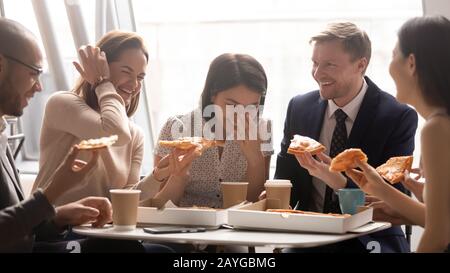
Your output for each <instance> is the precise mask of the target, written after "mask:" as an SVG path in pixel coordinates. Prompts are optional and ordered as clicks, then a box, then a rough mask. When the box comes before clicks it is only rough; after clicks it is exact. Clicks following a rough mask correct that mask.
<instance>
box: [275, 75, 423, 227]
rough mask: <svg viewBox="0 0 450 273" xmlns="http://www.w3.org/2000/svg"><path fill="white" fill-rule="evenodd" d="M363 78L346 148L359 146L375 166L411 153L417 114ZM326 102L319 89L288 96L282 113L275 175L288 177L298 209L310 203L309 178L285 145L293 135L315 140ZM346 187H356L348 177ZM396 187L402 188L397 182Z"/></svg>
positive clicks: (304, 208)
mask: <svg viewBox="0 0 450 273" xmlns="http://www.w3.org/2000/svg"><path fill="white" fill-rule="evenodd" d="M365 80H366V82H367V84H368V89H367V92H366V94H365V96H364V99H363V101H362V104H361V108H360V110H359V112H358V115H357V116H356V119H355V122H354V124H353V127H352V131H351V132H350V135H349V138H348V143H347V148H361V149H362V150H363V151H364V153H366V154H367V157H368V159H369V164H370V165H372V166H375V167H376V166H379V165H381V164H382V163H384V162H386V160H387V159H389V158H390V157H392V156H403V155H412V154H413V151H414V136H415V132H416V129H417V113H416V112H415V111H414V110H413V109H412V108H410V107H408V106H406V105H404V104H400V103H399V102H397V101H396V99H395V98H394V97H393V96H391V95H390V94H388V93H386V92H384V91H381V90H380V89H379V88H378V87H377V86H376V85H375V84H374V83H373V82H372V81H371V80H370V79H369V78H368V77H365ZM327 105H328V101H327V100H323V99H321V98H320V94H319V91H313V92H310V93H307V94H305V95H299V96H296V97H294V98H292V99H291V101H290V102H289V106H288V110H287V114H286V120H285V124H284V137H283V140H282V142H281V151H280V153H279V154H278V157H277V166H276V171H275V178H277V179H289V180H291V182H292V184H293V188H292V192H291V206H293V205H295V204H296V203H297V201H298V200H299V201H300V209H302V210H308V209H309V208H310V204H311V202H312V199H311V196H312V195H311V191H312V187H313V186H312V177H311V175H309V173H308V171H306V170H305V169H303V168H302V167H301V166H300V165H299V163H298V162H297V160H296V159H295V157H294V156H292V155H290V154H288V153H287V148H288V147H289V144H290V143H291V139H292V137H293V135H295V134H300V135H303V136H308V137H311V138H313V139H316V140H319V137H320V131H321V129H322V123H323V118H324V115H325V110H326V108H327ZM347 187H352V188H355V187H357V186H356V185H355V184H354V183H353V182H352V181H351V180H349V181H348V183H347ZM396 187H397V188H399V189H400V190H403V186H402V185H401V184H397V185H396ZM384 233H386V232H384ZM387 233H390V234H396V235H403V232H401V230H396V231H395V232H394V233H392V228H391V229H389V230H388V232H387Z"/></svg>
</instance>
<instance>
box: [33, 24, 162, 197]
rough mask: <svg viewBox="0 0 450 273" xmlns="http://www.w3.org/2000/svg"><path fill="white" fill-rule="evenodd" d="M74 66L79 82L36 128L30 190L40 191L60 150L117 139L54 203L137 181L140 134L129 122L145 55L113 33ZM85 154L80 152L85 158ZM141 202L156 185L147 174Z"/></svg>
mask: <svg viewBox="0 0 450 273" xmlns="http://www.w3.org/2000/svg"><path fill="white" fill-rule="evenodd" d="M79 55H80V64H78V63H76V62H74V65H75V67H76V68H77V70H78V71H79V72H80V74H81V79H80V81H79V82H78V84H76V86H75V88H74V90H73V91H72V92H67V91H65V92H57V93H55V94H54V95H52V96H51V97H50V99H49V100H48V102H47V105H46V109H45V115H44V121H43V124H42V129H41V143H40V161H39V167H40V170H39V175H38V177H37V180H36V182H35V185H34V187H33V190H36V189H37V188H44V187H46V186H47V185H46V183H47V181H51V179H49V176H51V174H52V173H53V172H54V170H55V169H56V167H57V166H58V165H59V164H60V163H61V162H62V161H63V159H64V156H65V154H66V151H67V150H68V149H69V148H70V147H71V146H72V145H73V144H76V143H79V142H80V141H81V140H84V139H91V138H99V137H105V136H110V135H117V136H118V141H117V142H116V143H115V144H114V145H113V146H110V147H107V148H104V149H102V150H100V158H99V160H98V164H97V166H96V167H95V168H94V169H93V170H91V172H90V173H89V174H88V175H87V176H86V178H85V180H84V181H82V182H81V183H80V185H79V187H76V188H74V189H73V190H71V191H69V192H67V193H65V194H64V195H62V196H60V197H59V198H58V199H57V200H56V204H58V205H60V204H65V203H69V202H71V201H73V200H78V199H80V198H83V197H86V196H106V197H109V190H110V189H117V188H128V187H132V186H134V185H135V184H136V183H139V177H140V168H141V163H142V157H143V151H144V136H143V133H142V130H141V129H140V128H139V127H138V126H137V125H136V124H134V123H133V122H132V121H130V120H129V117H131V116H132V115H133V114H134V113H135V111H136V109H137V106H138V103H139V95H140V90H141V87H142V81H143V79H144V77H145V71H146V68H147V63H148V53H147V50H146V48H145V46H144V43H143V40H142V38H141V37H139V36H138V35H136V34H135V33H130V32H122V31H113V32H110V33H108V34H106V35H105V36H104V37H102V39H101V40H100V41H99V42H98V43H97V45H96V47H92V46H87V47H83V48H81V49H80V50H79ZM88 155H89V154H88V153H86V154H82V153H80V159H82V160H87V159H88V158H87V157H88ZM137 187H138V188H140V189H141V190H142V194H141V198H142V199H143V198H147V197H148V196H151V195H152V194H153V192H156V191H157V190H158V189H159V183H158V182H157V181H156V180H155V179H153V178H152V176H148V177H146V178H144V179H143V180H142V181H140V183H139V185H137Z"/></svg>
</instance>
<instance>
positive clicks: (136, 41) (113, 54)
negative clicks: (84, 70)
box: [73, 30, 148, 117]
mask: <svg viewBox="0 0 450 273" xmlns="http://www.w3.org/2000/svg"><path fill="white" fill-rule="evenodd" d="M95 46H96V47H99V48H100V51H103V52H105V55H106V59H107V60H108V63H111V62H114V61H117V59H118V58H119V56H120V54H122V53H123V52H124V51H125V50H127V49H140V50H142V52H143V53H144V55H145V58H146V59H147V62H148V51H147V48H146V47H145V44H144V40H143V39H142V37H141V36H139V35H137V34H136V33H134V32H126V31H118V30H114V31H111V32H108V33H106V34H105V35H104V36H103V37H102V38H101V39H100V40H99V41H98V42H97V44H96V45H95ZM73 92H75V93H76V94H78V95H79V96H81V97H82V98H84V100H85V101H86V103H87V105H89V106H90V107H91V108H92V109H94V110H96V111H99V110H100V107H99V105H98V98H97V94H95V92H93V90H92V86H91V84H90V83H88V82H87V81H85V80H84V79H83V78H82V77H80V79H78V82H77V83H76V84H75V87H74V89H73ZM139 97H140V92H139V93H138V94H137V95H136V96H135V97H134V98H132V99H131V102H130V105H128V106H127V116H128V117H131V116H132V115H133V114H134V113H135V112H136V110H137V108H138V105H139Z"/></svg>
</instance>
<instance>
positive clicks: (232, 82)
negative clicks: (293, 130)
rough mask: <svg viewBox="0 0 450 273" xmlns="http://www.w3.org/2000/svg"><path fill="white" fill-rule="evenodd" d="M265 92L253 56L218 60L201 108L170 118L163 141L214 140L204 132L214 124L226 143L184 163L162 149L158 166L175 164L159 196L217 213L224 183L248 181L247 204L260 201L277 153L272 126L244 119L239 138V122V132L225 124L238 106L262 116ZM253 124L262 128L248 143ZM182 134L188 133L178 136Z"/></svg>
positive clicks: (217, 135)
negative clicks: (182, 138) (166, 159)
mask: <svg viewBox="0 0 450 273" xmlns="http://www.w3.org/2000/svg"><path fill="white" fill-rule="evenodd" d="M266 90H267V77H266V74H265V72H264V69H263V67H262V66H261V64H260V63H259V62H258V61H256V60H255V59H254V58H253V57H251V56H249V55H243V54H229V53H227V54H222V55H220V56H218V57H217V58H216V59H214V61H213V62H212V63H211V65H210V68H209V71H208V75H207V78H206V83H205V86H204V89H203V93H202V95H201V105H200V107H199V108H198V109H195V110H193V111H192V112H190V113H188V114H185V115H179V116H174V117H172V118H169V119H168V120H167V122H166V124H165V125H164V126H163V128H162V130H161V133H160V135H159V140H174V139H177V138H178V137H180V136H203V137H206V138H210V137H208V136H205V132H209V131H208V130H207V129H208V124H212V122H216V123H214V124H215V126H212V127H211V132H213V134H212V135H213V137H215V139H220V140H221V139H227V140H226V141H225V144H224V146H223V147H220V146H219V147H213V148H209V149H207V150H205V151H203V152H202V153H201V154H200V153H199V152H198V151H197V150H195V149H193V150H191V151H188V152H187V153H186V154H184V157H183V158H182V159H180V157H179V156H180V155H181V154H182V152H181V151H177V150H175V151H171V150H170V149H167V148H165V147H162V146H159V145H158V146H157V147H156V149H155V164H158V163H159V162H160V160H161V158H163V157H164V156H166V155H168V154H170V157H171V159H170V160H169V161H170V162H169V163H172V164H169V165H170V166H175V167H173V168H172V169H173V171H172V172H171V175H170V178H166V181H165V182H166V183H165V184H164V185H163V186H162V188H161V191H160V192H159V193H158V194H157V196H156V197H158V198H163V199H166V200H169V199H170V200H172V201H173V202H174V203H176V204H178V205H180V206H193V205H196V206H208V207H215V208H219V207H221V206H222V194H221V190H220V182H248V183H249V185H248V191H247V199H248V200H249V201H255V200H257V199H258V195H259V193H260V192H261V191H262V190H263V188H264V182H265V180H266V179H267V178H268V176H269V165H270V157H271V155H272V154H273V149H272V146H271V139H270V123H269V122H267V121H265V120H263V119H260V118H253V119H252V118H250V116H251V114H247V115H245V116H241V117H240V119H241V120H240V121H239V122H242V124H247V125H246V129H245V132H247V137H246V138H245V139H243V138H236V137H237V134H236V132H237V131H238V130H239V129H237V127H236V124H239V123H238V120H237V119H238V117H234V125H235V127H234V128H233V127H229V128H228V131H227V127H226V126H227V122H228V126H230V125H229V124H230V123H229V121H230V118H228V119H227V113H228V114H230V109H231V108H233V107H235V106H241V107H242V106H243V107H248V108H252V106H253V107H254V109H256V110H257V111H256V114H258V113H260V112H261V108H262V106H263V105H264V99H265V95H266ZM214 106H215V107H216V108H214ZM227 106H228V107H227ZM211 107H213V109H215V110H216V111H215V112H214V114H213V115H209V114H210V113H209V112H208V109H209V110H211ZM230 107H231V108H230ZM227 108H228V112H227ZM248 108H247V109H248ZM258 109H259V110H258ZM219 112H221V113H223V118H220V115H219ZM254 114H255V113H254ZM231 119H232V118H231ZM252 121H255V122H254V123H252ZM250 124H254V125H255V124H256V125H258V127H257V129H256V130H257V131H258V134H257V137H255V138H254V139H251V138H249V136H250V135H251V134H249V133H248V132H249V129H248V128H249V126H250ZM205 128H206V129H205ZM230 128H231V129H230ZM179 130H184V131H183V133H181V134H178V133H179V132H180V131H179ZM264 132H266V134H264ZM230 139H232V140H230Z"/></svg>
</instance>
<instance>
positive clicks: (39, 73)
mask: <svg viewBox="0 0 450 273" xmlns="http://www.w3.org/2000/svg"><path fill="white" fill-rule="evenodd" d="M3 56H5V58H7V59H10V60H11V61H15V62H16V63H19V64H21V65H23V66H25V67H28V68H29V69H31V70H33V71H34V72H35V73H36V74H37V75H38V76H39V75H41V74H42V72H44V70H43V69H42V68H41V67H38V66H35V65H32V64H26V63H24V62H22V61H21V60H18V59H16V58H14V57H11V56H8V55H5V54H3Z"/></svg>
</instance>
